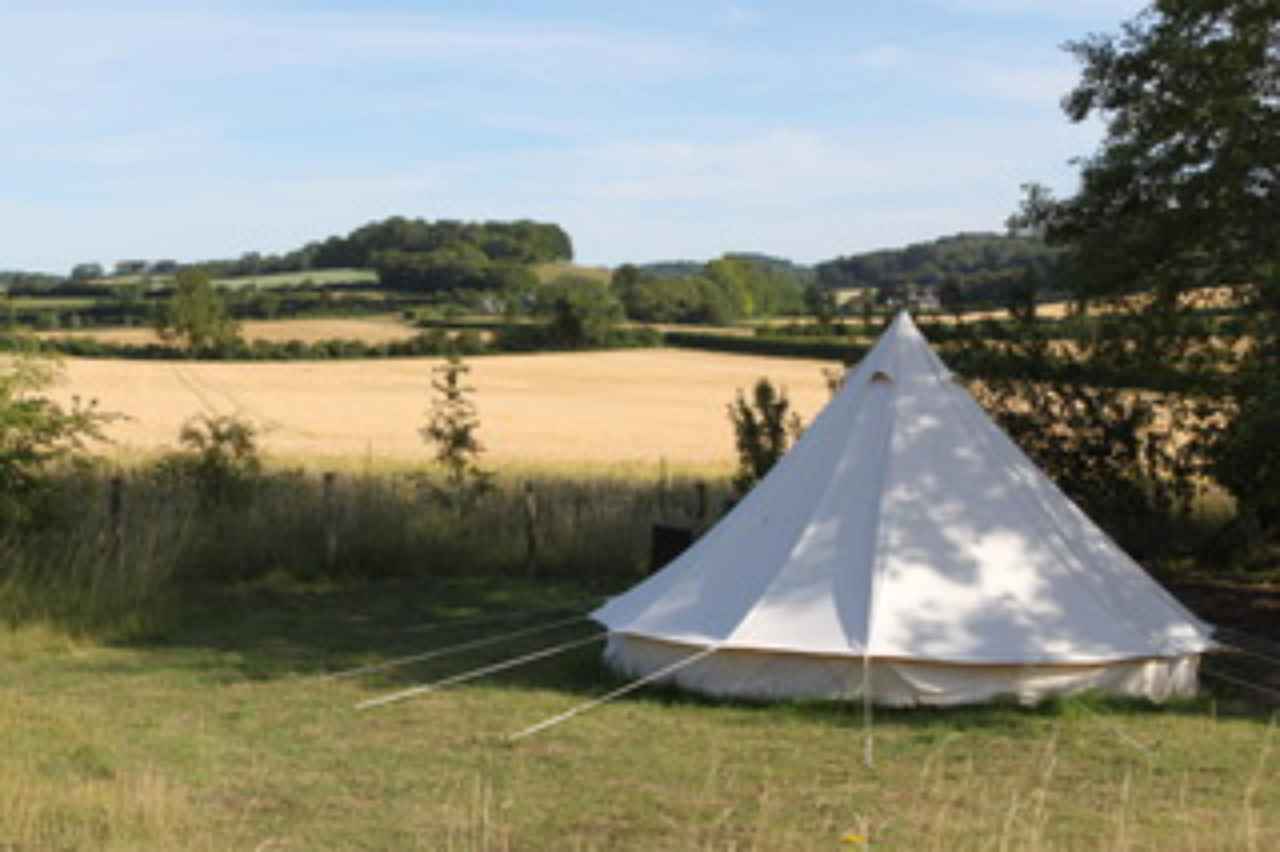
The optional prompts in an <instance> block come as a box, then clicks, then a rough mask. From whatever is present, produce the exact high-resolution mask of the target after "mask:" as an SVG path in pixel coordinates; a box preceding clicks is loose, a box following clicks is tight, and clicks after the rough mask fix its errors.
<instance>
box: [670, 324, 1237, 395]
mask: <svg viewBox="0 0 1280 852" xmlns="http://www.w3.org/2000/svg"><path fill="white" fill-rule="evenodd" d="M666 342H667V345H669V346H677V347H682V348H688V349H702V350H707V351H712V352H733V353H745V354H751V355H768V356H776V357H790V358H824V359H831V360H839V361H843V362H844V363H846V364H852V363H854V362H856V361H858V360H859V359H860V358H862V356H863V355H865V354H866V352H867V351H868V349H869V347H868V346H866V345H863V344H857V343H851V342H850V341H849V340H848V339H844V338H814V337H808V338H794V337H742V336H734V335H727V334H694V333H687V332H668V333H667V335H666ZM942 357H943V359H944V360H945V361H946V362H947V364H948V366H950V367H951V369H953V370H955V371H956V372H957V373H959V374H961V375H964V376H969V377H973V378H988V379H993V378H1016V379H1029V380H1033V381H1067V382H1075V383H1080V384H1088V385H1096V386H1101V387H1123V388H1145V389H1150V390H1161V391H1178V392H1188V393H1203V394H1221V393H1230V392H1231V382H1230V378H1229V377H1227V376H1224V375H1222V374H1215V373H1205V372H1199V373H1198V372H1190V371H1184V370H1179V369H1176V368H1173V367H1166V368H1152V367H1151V366H1149V365H1141V364H1133V365H1126V364H1119V365H1115V366H1109V367H1098V366H1096V365H1089V366H1082V365H1080V364H1077V363H1075V362H1072V361H1064V360H1059V359H1053V358H1043V359H1039V360H1036V361H1028V360H1027V359H1026V358H1023V357H1020V356H1018V355H1017V354H1014V353H1003V352H999V351H996V350H994V349H988V348H982V347H949V348H948V349H946V350H945V351H944V352H942Z"/></svg>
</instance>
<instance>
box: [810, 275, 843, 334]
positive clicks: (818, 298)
mask: <svg viewBox="0 0 1280 852" xmlns="http://www.w3.org/2000/svg"><path fill="white" fill-rule="evenodd" d="M804 303H805V307H807V308H808V309H809V313H811V314H813V318H814V319H815V320H817V322H818V324H819V325H822V326H827V325H830V324H831V321H832V320H833V319H835V316H836V310H837V307H838V306H837V305H836V294H835V293H834V292H832V291H831V290H829V289H827V288H826V287H823V286H822V285H821V284H810V285H809V286H808V287H807V288H805V291H804Z"/></svg>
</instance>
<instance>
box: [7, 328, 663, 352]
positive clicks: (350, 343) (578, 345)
mask: <svg viewBox="0 0 1280 852" xmlns="http://www.w3.org/2000/svg"><path fill="white" fill-rule="evenodd" d="M661 344H662V335H661V334H660V333H658V332H657V331H654V330H653V329H649V328H608V329H605V330H603V331H602V332H601V334H600V335H599V336H597V337H595V338H593V339H591V340H583V339H582V338H581V337H579V336H573V335H571V334H565V333H564V329H563V328H561V327H558V326H557V325H555V324H554V323H548V324H527V325H514V324H513V325H506V326H502V327H500V328H498V329H496V330H495V331H492V332H489V331H486V330H481V329H464V330H461V331H451V330H448V329H445V328H431V329H428V330H427V331H424V332H423V333H421V334H417V335H414V336H413V337H408V338H405V339H404V340H393V341H386V342H379V343H371V342H369V341H365V340H356V339H345V338H331V339H326V340H315V341H305V340H283V341H277V340H261V339H258V340H244V339H243V338H240V337H232V338H228V339H226V340H222V341H218V342H216V343H212V344H209V345H206V346H201V347H199V348H196V349H193V348H191V347H190V346H186V345H182V344H178V343H107V342H104V341H101V340H97V339H96V338H93V337H49V338H43V339H39V340H34V341H33V340H32V339H31V338H29V337H26V336H21V335H6V334H0V353H11V352H31V351H33V350H35V351H39V352H52V353H57V354H60V355H68V356H72V357H77V358H121V359H130V360H141V361H171V360H180V359H191V358H195V359H199V360H202V361H326V360H338V359H368V358H419V357H430V356H440V355H450V354H459V355H496V354H502V353H527V352H569V351H581V350H584V349H586V350H589V349H633V348H643V347H655V346H660V345H661Z"/></svg>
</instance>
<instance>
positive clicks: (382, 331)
mask: <svg viewBox="0 0 1280 852" xmlns="http://www.w3.org/2000/svg"><path fill="white" fill-rule="evenodd" d="M420 333H421V330H420V329H417V328H414V327H413V326H410V325H406V324H405V323H403V322H401V321H400V318H399V317H397V316H396V315H395V314H386V315H379V316H373V317H362V318H356V319H353V318H348V317H316V318H312V319H281V320H246V321H245V322H242V323H240V336H241V337H243V338H244V339H245V340H248V341H254V340H265V341H267V342H269V343H287V342H289V341H290V340H300V341H302V342H303V343H315V342H317V341H321V340H359V341H361V342H362V343H393V342H395V341H397V340H407V339H409V338H410V337H413V336H414V335H416V334H420ZM36 336H37V337H42V338H46V339H48V338H60V337H84V338H93V339H94V340H100V341H102V342H103V343H112V344H117V345H127V346H146V345H147V344H149V343H162V342H163V341H162V340H161V339H160V335H158V334H156V331H155V329H154V328H151V327H150V326H135V327H132V328H124V327H116V328H86V329H81V330H79V331H44V332H39V333H38V334H37V335H36Z"/></svg>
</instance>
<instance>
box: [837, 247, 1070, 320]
mask: <svg viewBox="0 0 1280 852" xmlns="http://www.w3.org/2000/svg"><path fill="white" fill-rule="evenodd" d="M1061 257H1062V251H1061V250H1060V249H1054V248H1050V247H1049V246H1047V245H1046V244H1045V243H1044V241H1043V240H1041V239H1038V238H1034V237H1023V236H1005V235H1003V234H995V233H962V234H956V235H954V236H950V237H941V238H939V239H936V240H933V241H931V242H922V243H913V244H911V245H909V246H906V247H905V248H899V249H881V250H879V251H870V252H863V253H861V254H853V255H848V256H846V257H837V258H835V259H834V260H828V261H826V262H824V263H819V264H818V265H817V266H816V267H815V268H814V270H815V273H816V276H817V281H818V284H819V286H821V287H824V288H826V289H831V290H836V289H853V288H872V289H874V290H875V291H876V292H877V293H878V295H879V299H880V301H887V300H890V299H902V298H905V297H908V296H909V295H911V294H913V293H918V292H921V291H930V290H932V291H934V292H936V294H937V295H938V297H939V298H940V300H941V301H942V302H943V303H944V304H947V303H974V302H991V303H1004V302H1006V301H1008V300H1009V299H1010V297H1011V296H1013V295H1015V294H1017V293H1021V292H1024V291H1025V290H1027V289H1030V290H1033V291H1035V292H1038V293H1039V294H1040V295H1041V296H1046V295H1049V294H1050V293H1059V292H1063V291H1065V290H1066V289H1068V288H1067V287H1066V284H1065V281H1064V280H1063V279H1064V270H1063V267H1062V264H1061V263H1060V259H1061Z"/></svg>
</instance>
